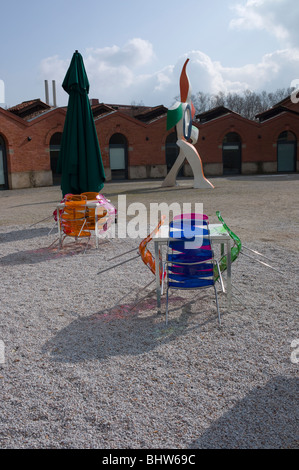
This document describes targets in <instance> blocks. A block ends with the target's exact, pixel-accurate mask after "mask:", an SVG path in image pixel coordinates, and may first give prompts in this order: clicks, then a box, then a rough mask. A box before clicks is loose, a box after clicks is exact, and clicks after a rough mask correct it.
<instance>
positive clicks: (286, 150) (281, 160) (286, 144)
mask: <svg viewBox="0 0 299 470" xmlns="http://www.w3.org/2000/svg"><path fill="white" fill-rule="evenodd" d="M296 160H297V138H296V136H295V134H294V133H293V132H290V131H283V132H281V134H279V136H278V139H277V171H278V172H285V173H289V172H294V171H296Z"/></svg>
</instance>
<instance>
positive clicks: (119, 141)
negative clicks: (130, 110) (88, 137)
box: [109, 133, 128, 180]
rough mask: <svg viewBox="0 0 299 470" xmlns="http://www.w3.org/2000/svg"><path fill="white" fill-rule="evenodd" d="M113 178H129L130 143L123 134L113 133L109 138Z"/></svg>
mask: <svg viewBox="0 0 299 470" xmlns="http://www.w3.org/2000/svg"><path fill="white" fill-rule="evenodd" d="M109 157H110V169H111V178H112V179H113V180H116V179H128V143H127V139H126V137H125V136H124V135H123V134H119V133H117V134H113V135H112V136H111V138H110V140H109Z"/></svg>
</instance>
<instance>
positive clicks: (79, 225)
mask: <svg viewBox="0 0 299 470" xmlns="http://www.w3.org/2000/svg"><path fill="white" fill-rule="evenodd" d="M86 209H87V208H86V196H81V195H68V196H67V197H66V200H65V207H64V210H63V212H62V214H61V217H60V223H61V228H62V230H63V233H64V235H65V237H64V238H66V237H74V238H75V239H76V241H77V240H78V239H79V238H86V237H88V242H87V245H88V243H89V240H90V236H91V233H90V231H89V229H88V225H87V219H86ZM87 245H86V248H87ZM86 248H85V250H86Z"/></svg>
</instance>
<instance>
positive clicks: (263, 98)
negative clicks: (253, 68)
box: [192, 88, 293, 120]
mask: <svg viewBox="0 0 299 470" xmlns="http://www.w3.org/2000/svg"><path fill="white" fill-rule="evenodd" d="M292 91H293V89H292V88H287V89H285V88H278V89H277V90H276V91H275V92H267V91H265V90H264V91H261V92H259V93H258V92H254V91H250V90H245V91H244V92H243V93H242V94H238V93H232V92H230V93H227V94H225V93H224V92H222V91H220V92H219V93H217V94H214V95H211V94H209V93H203V92H202V91H199V92H198V93H196V94H195V95H192V102H193V104H194V107H195V109H196V113H197V114H201V113H204V112H206V111H209V110H211V109H213V108H216V107H219V106H224V107H226V108H228V109H230V110H231V111H234V112H235V113H238V114H240V115H241V116H243V117H245V118H247V119H251V120H254V119H255V116H256V115H257V114H259V113H262V112H263V111H266V110H267V109H269V108H271V107H273V106H275V105H276V104H277V103H279V102H280V101H282V100H283V99H284V98H286V97H288V96H290V94H291V93H292Z"/></svg>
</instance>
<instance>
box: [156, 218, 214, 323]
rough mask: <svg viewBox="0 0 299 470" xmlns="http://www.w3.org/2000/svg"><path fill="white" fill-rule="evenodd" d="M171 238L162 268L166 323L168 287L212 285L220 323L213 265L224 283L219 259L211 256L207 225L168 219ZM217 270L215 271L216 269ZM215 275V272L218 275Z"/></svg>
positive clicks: (196, 287) (191, 287)
mask: <svg viewBox="0 0 299 470" xmlns="http://www.w3.org/2000/svg"><path fill="white" fill-rule="evenodd" d="M170 237H171V239H170V241H169V242H168V250H167V257H166V262H165V265H164V270H165V271H166V278H165V282H166V324H167V323H168V291H169V289H182V290H183V289H205V288H209V287H213V288H214V292H215V297H216V306H217V313H218V322H219V325H221V317H220V311H219V304H218V297H217V289H216V285H215V283H216V280H215V269H214V268H215V266H216V267H217V271H218V275H219V279H220V281H221V285H222V286H223V281H222V276H221V271H220V268H219V264H218V262H217V261H216V260H215V259H214V253H213V250H212V247H211V241H210V233H209V228H208V225H207V224H205V223H202V224H201V225H200V226H199V225H196V224H193V225H192V224H190V225H188V226H186V225H185V224H184V225H181V224H180V221H173V222H171V223H170ZM217 271H216V272H217ZM217 277H218V276H217Z"/></svg>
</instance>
